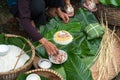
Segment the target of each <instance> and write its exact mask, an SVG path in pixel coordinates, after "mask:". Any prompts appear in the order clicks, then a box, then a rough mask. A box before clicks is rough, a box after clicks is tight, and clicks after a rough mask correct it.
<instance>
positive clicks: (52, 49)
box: [39, 38, 58, 55]
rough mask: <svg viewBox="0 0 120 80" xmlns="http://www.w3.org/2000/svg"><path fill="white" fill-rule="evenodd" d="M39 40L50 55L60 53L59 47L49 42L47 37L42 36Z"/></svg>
mask: <svg viewBox="0 0 120 80" xmlns="http://www.w3.org/2000/svg"><path fill="white" fill-rule="evenodd" d="M39 42H40V43H41V44H42V45H43V46H44V47H45V49H46V51H47V53H48V55H57V54H58V48H57V47H56V46H55V45H54V44H52V43H51V42H49V41H48V40H47V39H45V38H42V39H40V40H39Z"/></svg>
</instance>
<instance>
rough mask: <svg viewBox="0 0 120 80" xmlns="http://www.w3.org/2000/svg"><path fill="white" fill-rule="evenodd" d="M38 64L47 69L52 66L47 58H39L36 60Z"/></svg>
mask: <svg viewBox="0 0 120 80" xmlns="http://www.w3.org/2000/svg"><path fill="white" fill-rule="evenodd" d="M38 66H39V67H40V68H43V69H49V68H50V67H51V66H52V63H51V62H50V60H49V59H40V60H39V61H38Z"/></svg>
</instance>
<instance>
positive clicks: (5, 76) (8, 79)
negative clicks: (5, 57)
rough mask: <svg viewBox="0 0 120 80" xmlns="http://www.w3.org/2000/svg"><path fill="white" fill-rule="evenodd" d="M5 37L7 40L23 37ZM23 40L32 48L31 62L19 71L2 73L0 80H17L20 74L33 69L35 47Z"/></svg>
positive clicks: (8, 35) (7, 35)
mask: <svg viewBox="0 0 120 80" xmlns="http://www.w3.org/2000/svg"><path fill="white" fill-rule="evenodd" d="M5 37H7V38H11V37H13V38H17V37H21V36H18V35H12V34H6V35H5ZM22 38H23V37H22ZM23 39H24V40H25V41H26V42H27V45H29V46H30V48H31V57H30V59H29V61H28V62H27V63H26V64H25V65H24V66H22V67H20V68H18V69H15V70H11V71H8V72H0V80H16V78H17V76H18V74H19V73H22V72H26V71H27V70H29V69H30V68H31V66H32V62H33V59H34V57H35V50H34V47H33V45H32V43H31V42H30V41H29V40H27V39H25V38H23Z"/></svg>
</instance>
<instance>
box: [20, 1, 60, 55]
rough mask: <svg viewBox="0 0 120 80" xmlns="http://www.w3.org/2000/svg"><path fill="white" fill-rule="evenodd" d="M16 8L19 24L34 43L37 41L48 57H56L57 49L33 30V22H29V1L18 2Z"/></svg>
mask: <svg viewBox="0 0 120 80" xmlns="http://www.w3.org/2000/svg"><path fill="white" fill-rule="evenodd" d="M18 8H19V13H20V23H21V25H22V26H23V28H24V29H25V31H26V32H27V33H28V34H29V37H31V38H32V39H33V40H34V41H39V42H40V43H41V44H42V45H43V46H44V47H45V49H46V51H47V53H48V55H56V54H57V53H58V49H57V47H56V46H55V45H54V44H52V43H51V42H49V41H48V40H47V39H45V38H43V37H42V36H41V35H40V33H39V32H38V31H37V29H36V28H35V26H33V25H34V22H32V20H31V13H30V10H29V9H30V8H29V0H18Z"/></svg>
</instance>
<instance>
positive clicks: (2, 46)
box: [0, 44, 9, 56]
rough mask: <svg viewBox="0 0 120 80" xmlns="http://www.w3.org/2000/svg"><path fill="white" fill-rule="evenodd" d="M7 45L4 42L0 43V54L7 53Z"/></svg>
mask: <svg viewBox="0 0 120 80" xmlns="http://www.w3.org/2000/svg"><path fill="white" fill-rule="evenodd" d="M8 51H9V46H8V45H5V44H0V56H4V55H6V54H7V53H8Z"/></svg>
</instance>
